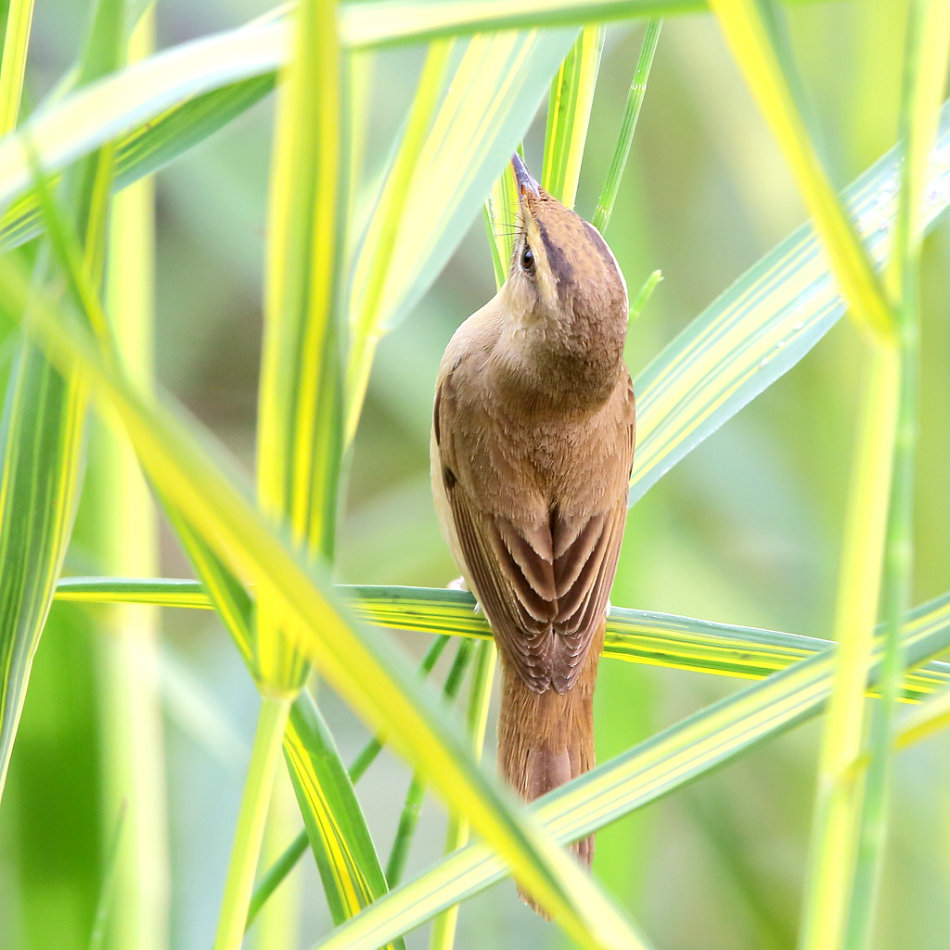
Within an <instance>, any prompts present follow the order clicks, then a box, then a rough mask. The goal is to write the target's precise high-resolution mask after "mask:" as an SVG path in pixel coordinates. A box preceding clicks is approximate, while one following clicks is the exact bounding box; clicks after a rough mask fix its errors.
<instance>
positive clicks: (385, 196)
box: [346, 30, 576, 434]
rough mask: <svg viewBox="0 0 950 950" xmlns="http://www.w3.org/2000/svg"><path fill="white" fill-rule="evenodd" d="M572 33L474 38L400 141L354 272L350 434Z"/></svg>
mask: <svg viewBox="0 0 950 950" xmlns="http://www.w3.org/2000/svg"><path fill="white" fill-rule="evenodd" d="M575 35H576V34H575V32H574V31H573V30H549V31H544V32H537V31H534V32H530V33H501V34H488V35H484V36H476V37H473V38H472V39H470V40H469V41H468V42H467V44H466V46H465V50H464V52H463V54H462V56H461V58H460V60H459V63H458V66H457V68H456V69H455V71H454V72H453V74H452V76H451V79H450V81H449V82H448V85H447V88H446V91H445V95H444V96H443V98H442V101H441V102H440V104H439V107H438V109H437V111H436V112H435V114H434V115H433V117H432V121H431V124H430V125H429V127H428V131H427V133H426V134H425V136H424V137H422V138H416V137H415V136H414V135H413V136H411V137H407V138H406V139H405V140H404V141H403V144H402V146H401V148H404V149H405V150H406V152H405V153H404V155H400V156H399V157H398V158H397V160H396V163H395V165H394V166H393V167H392V169H391V171H390V173H389V175H388V176H387V179H386V182H385V184H384V185H383V189H382V192H381V197H380V200H379V204H378V205H377V208H378V209H380V208H381V209H382V210H381V211H380V217H379V218H378V219H376V216H375V213H374V220H373V223H372V224H371V226H370V231H369V233H368V234H367V236H366V239H365V240H364V242H363V244H362V247H361V249H360V251H359V254H358V255H357V258H356V261H355V264H354V278H353V286H352V289H351V291H350V298H349V304H348V306H349V311H350V314H351V326H352V327H353V328H354V330H353V346H352V349H351V352H350V363H349V367H348V369H347V381H348V382H347V397H348V400H349V404H348V407H347V426H346V430H347V433H348V434H352V433H353V431H354V430H355V426H356V421H357V419H358V418H359V413H360V410H361V408H362V402H363V394H364V391H365V388H366V382H367V380H368V377H369V368H370V366H371V365H372V360H373V355H374V354H375V351H376V344H377V342H378V340H379V338H380V337H381V336H382V334H383V333H384V332H386V330H388V329H390V328H391V327H392V326H394V325H395V324H396V323H397V322H398V321H399V320H400V319H402V317H403V316H405V315H406V313H408V312H409V311H410V310H411V309H412V307H414V306H415V305H416V303H418V301H419V299H420V298H421V296H422V295H423V294H424V293H425V291H426V290H427V289H428V287H429V285H430V284H431V283H432V281H433V280H434V279H435V277H436V275H437V274H438V273H439V271H441V269H442V267H443V266H444V265H445V263H446V261H448V259H449V257H450V256H451V254H452V252H453V251H454V250H455V248H456V247H457V246H458V243H459V241H460V240H461V239H462V237H463V235H464V233H465V230H466V228H467V227H468V225H469V224H470V223H471V220H472V219H473V218H474V217H475V215H476V214H477V212H478V209H479V207H480V206H481V204H482V201H483V200H484V197H485V195H486V194H487V192H488V190H489V188H490V187H491V184H492V182H493V181H494V180H495V178H496V177H497V175H498V170H499V169H500V168H502V167H504V166H505V165H506V164H507V162H508V160H509V158H510V156H511V152H512V151H513V149H514V146H515V145H516V144H517V142H518V141H519V140H520V138H521V137H522V135H523V134H524V132H525V129H527V127H528V126H529V124H530V123H531V119H532V118H533V116H534V114H535V112H536V111H537V108H538V104H539V103H540V101H541V98H542V97H543V95H544V91H545V90H546V89H547V87H548V84H549V82H550V80H551V76H552V75H553V74H554V72H555V70H556V69H557V67H558V65H559V64H560V62H561V60H562V59H563V58H564V55H565V53H566V52H567V50H568V49H569V48H570V45H571V43H572V42H573V41H574V37H575ZM432 56H437V54H436V53H432V54H430V59H431V57H432ZM433 71H434V70H433ZM426 111H428V110H426ZM408 131H410V132H414V131H415V123H412V124H411V125H410V127H409V130H408ZM403 162H405V163H406V164H405V165H404V164H403ZM408 169H411V175H410V176H408V181H406V180H404V178H405V175H404V172H406V171H408ZM433 196H438V200H437V201H433ZM396 207H398V209H399V214H398V217H397V216H396V215H395V212H394V211H393V210H392V209H393V208H396ZM377 232H379V233H377ZM407 235H411V236H412V239H411V240H408V239H406V236H407ZM397 236H402V239H401V240H396V237H397ZM390 239H391V240H390ZM377 288H378V289H377Z"/></svg>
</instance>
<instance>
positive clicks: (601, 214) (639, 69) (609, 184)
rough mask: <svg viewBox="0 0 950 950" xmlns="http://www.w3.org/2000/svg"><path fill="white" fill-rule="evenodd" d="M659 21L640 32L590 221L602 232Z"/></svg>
mask: <svg viewBox="0 0 950 950" xmlns="http://www.w3.org/2000/svg"><path fill="white" fill-rule="evenodd" d="M662 24H663V21H662V20H650V22H649V23H647V28H646V32H645V33H644V35H643V45H642V46H641V47H640V56H639V58H638V59H637V66H636V69H635V70H634V73H633V82H631V83H630V91H629V92H628V93H627V103H626V105H625V106H624V110H623V122H622V123H621V125H620V131H619V132H618V133H617V144H616V145H615V146H614V153H613V156H612V157H611V159H610V168H609V170H608V171H607V177H606V179H605V180H604V187H603V188H602V189H601V191H600V198H599V199H598V200H597V208H596V209H595V211H594V217H593V219H592V223H593V225H594V227H595V228H597V230H598V231H600V232H601V233H603V232H605V231H606V230H607V225H608V224H609V223H610V215H611V214H612V213H613V210H614V202H615V201H616V200H617V192H618V191H619V189H620V179H621V177H622V176H623V170H624V168H626V167H627V158H628V156H629V155H630V146H631V145H632V144H633V133H634V132H636V130H637V119H639V118H640V107H641V106H642V105H643V97H644V95H645V94H646V91H647V81H648V80H649V78H650V67H651V66H652V65H653V55H654V53H656V44H657V43H658V42H659V39H660V27H661V26H662Z"/></svg>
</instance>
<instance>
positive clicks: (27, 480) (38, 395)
mask: <svg viewBox="0 0 950 950" xmlns="http://www.w3.org/2000/svg"><path fill="white" fill-rule="evenodd" d="M121 10H122V5H121V0H119V2H116V0H100V2H99V3H98V4H97V5H96V6H95V8H94V10H93V17H92V25H91V27H90V30H89V36H88V37H87V42H86V49H85V52H84V54H83V56H82V58H81V60H80V64H79V81H81V82H88V81H91V80H93V79H95V77H96V76H97V75H100V74H101V73H103V72H105V71H107V70H108V69H110V68H113V67H114V65H115V63H116V62H117V61H118V59H119V56H120V30H119V29H118V28H117V22H116V18H117V17H118V22H121ZM110 159H111V156H110V154H109V152H108V150H105V151H104V152H103V153H101V154H99V155H91V156H89V157H88V158H87V159H86V160H85V161H84V162H82V163H80V164H79V165H78V166H77V167H76V168H74V169H72V171H71V173H70V175H69V176H68V178H67V180H66V181H65V182H64V185H65V192H64V193H65V201H66V202H67V203H68V206H69V210H70V215H71V220H72V222H73V225H74V226H75V228H76V230H77V232H78V233H79V234H81V235H82V237H83V239H84V243H85V247H84V261H83V263H84V266H85V267H86V269H87V272H88V273H89V274H90V275H91V277H92V279H93V280H94V281H95V280H98V279H99V277H100V276H101V266H102V253H103V245H104V239H105V232H104V227H105V217H106V202H107V197H108V191H107V188H106V187H104V186H106V185H107V183H108V180H109V175H110V174H111V161H110ZM47 251H48V249H47V248H43V249H42V250H41V253H40V254H39V256H38V258H37V263H36V267H35V280H36V282H37V284H42V283H44V282H45V281H47V280H49V279H50V277H51V275H52V273H53V271H52V264H51V255H50V254H49V253H47ZM23 305H24V306H26V305H28V304H27V301H23ZM18 316H20V317H21V318H22V316H23V315H22V314H19V315H18ZM85 407H86V393H85V386H84V385H83V384H82V383H81V382H80V380H79V379H78V378H77V377H76V376H75V374H73V373H72V371H71V370H69V369H67V371H66V372H65V373H62V374H61V372H60V371H58V370H57V369H55V368H54V367H53V366H52V365H51V364H50V363H49V362H48V361H47V359H46V356H45V354H44V353H42V352H40V351H39V350H38V349H37V348H36V347H35V346H34V345H33V343H32V342H30V341H27V340H24V342H23V344H22V347H21V350H20V353H19V358H18V360H17V362H16V365H15V368H14V370H13V372H12V373H11V376H10V380H9V383H8V386H7V392H6V398H5V400H4V411H3V421H2V424H0V576H2V577H3V579H4V580H3V585H2V588H0V796H2V793H3V787H4V784H5V781H6V774H7V768H8V766H9V761H10V754H11V752H12V749H13V743H14V739H15V737H16V731H17V726H18V724H19V719H20V713H21V710H22V708H23V701H24V699H25V696H26V691H27V687H28V685H29V677H30V669H31V666H32V662H33V656H34V654H35V652H36V648H37V646H38V644H39V639H40V635H41V633H42V630H43V625H44V623H45V621H46V615H47V613H48V611H49V606H50V603H51V601H52V596H53V590H54V587H55V584H56V578H57V575H58V574H59V570H60V567H61V565H62V560H63V556H64V554H65V550H66V545H67V543H68V540H69V536H70V533H71V530H72V520H73V516H74V514H75V503H76V498H77V492H78V485H79V481H80V473H81V451H82V438H83V429H84V420H85Z"/></svg>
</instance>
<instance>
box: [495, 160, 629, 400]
mask: <svg viewBox="0 0 950 950" xmlns="http://www.w3.org/2000/svg"><path fill="white" fill-rule="evenodd" d="M511 164H512V168H513V170H514V174H515V181H516V183H517V188H518V204H519V226H518V235H517V238H516V240H515V246H514V252H513V254H512V258H511V265H510V267H509V269H508V277H507V279H506V281H505V284H504V287H502V289H501V291H500V296H501V298H502V302H503V304H504V307H505V310H506V311H507V312H508V313H509V314H510V315H511V318H512V322H511V326H510V333H511V334H512V337H513V339H514V340H516V341H517V342H518V343H519V348H521V349H522V350H523V352H524V354H525V355H526V356H527V357H529V358H530V360H531V361H532V362H533V363H538V364H544V365H541V366H539V369H540V370H542V371H544V372H550V371H554V372H555V373H556V375H557V376H558V377H559V380H558V382H559V384H560V385H561V387H562V388H563V387H564V386H565V385H567V386H568V388H571V386H572V385H576V386H577V387H578V388H579V389H581V390H586V391H590V392H591V393H592V395H593V394H594V393H595V392H599V391H600V390H604V392H609V391H610V389H611V388H612V387H613V385H614V383H615V382H616V374H617V372H618V371H619V368H620V366H621V365H622V360H623V344H624V340H625V338H626V332H627V315H628V303H627V285H626V283H625V282H624V279H623V275H622V274H621V272H620V268H619V267H618V265H617V261H616V259H615V258H614V255H613V254H612V253H611V251H610V248H609V247H607V244H606V242H605V241H604V239H603V238H602V237H601V236H600V233H599V232H598V231H597V229H596V228H595V227H594V226H593V225H592V224H589V223H588V222H587V221H584V220H583V219H582V218H581V217H579V216H578V215H577V214H575V213H574V212H573V211H571V210H570V209H568V208H565V207H564V205H562V204H561V203H560V202H559V201H558V200H557V199H555V198H552V197H551V195H549V194H548V193H547V192H546V191H545V190H544V189H543V188H541V187H540V186H539V185H538V183H537V181H535V179H534V178H533V177H532V176H531V174H530V173H529V172H528V169H527V168H526V167H525V164H524V162H523V161H522V160H521V158H520V157H519V156H518V155H517V154H515V155H514V157H513V158H512V162H511Z"/></svg>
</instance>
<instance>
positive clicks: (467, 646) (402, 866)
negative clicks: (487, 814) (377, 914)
mask: <svg viewBox="0 0 950 950" xmlns="http://www.w3.org/2000/svg"><path fill="white" fill-rule="evenodd" d="M475 646H476V644H475V643H473V642H472V641H471V640H461V641H460V642H459V643H458V645H457V649H456V651H455V657H454V659H453V660H452V665H451V667H450V668H449V672H448V674H447V675H446V677H445V682H444V683H443V685H442V698H443V699H444V700H445V701H446V703H447V704H451V703H452V702H453V701H454V700H455V698H456V697H457V696H458V692H459V690H460V689H461V687H462V680H463V679H464V677H465V672H466V670H467V669H468V666H469V663H470V662H471V660H472V656H473V655H474V649H475ZM425 792H426V783H425V780H424V779H423V777H422V776H421V775H416V774H413V776H412V780H411V781H410V783H409V790H408V792H406V800H405V802H404V803H403V806H402V812H401V813H400V815H399V822H398V824H397V825H396V834H395V837H394V838H393V846H392V848H391V850H390V852H389V860H388V861H387V862H386V882H387V884H388V885H389V887H391V888H392V887H395V886H396V885H397V884H398V883H399V882H400V881H401V880H402V876H403V873H404V872H405V870H406V861H407V860H408V859H409V849H410V847H411V845H412V838H413V836H414V835H415V832H416V826H417V824H418V822H419V813H420V812H421V810H422V802H423V800H424V798H425Z"/></svg>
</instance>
